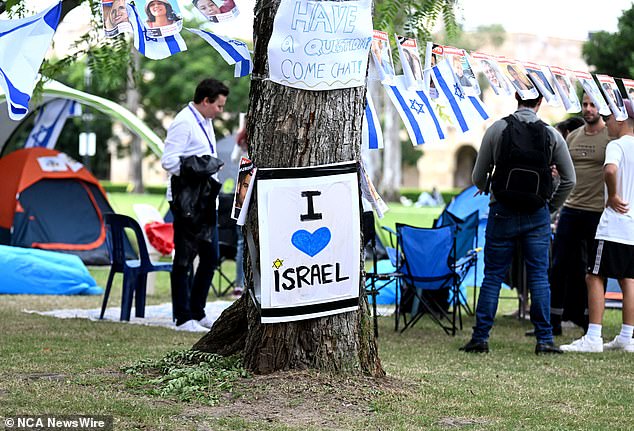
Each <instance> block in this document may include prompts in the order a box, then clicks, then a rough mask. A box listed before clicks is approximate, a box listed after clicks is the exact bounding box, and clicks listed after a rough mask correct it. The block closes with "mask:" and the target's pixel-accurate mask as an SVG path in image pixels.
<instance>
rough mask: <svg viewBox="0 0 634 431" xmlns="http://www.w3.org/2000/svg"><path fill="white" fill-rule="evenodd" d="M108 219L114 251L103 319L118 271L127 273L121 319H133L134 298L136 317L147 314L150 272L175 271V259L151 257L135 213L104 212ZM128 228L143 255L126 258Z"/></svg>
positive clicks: (124, 278) (110, 249) (111, 245)
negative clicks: (146, 303)
mask: <svg viewBox="0 0 634 431" xmlns="http://www.w3.org/2000/svg"><path fill="white" fill-rule="evenodd" d="M104 221H105V223H106V226H107V228H108V237H107V242H108V251H109V252H110V261H111V267H110V274H108V282H107V284H106V292H105V293H104V297H103V303H102V304H101V314H100V315H99V318H100V319H103V315H104V312H105V311H106V305H107V304H108V296H109V295H110V288H111V287H112V280H113V278H114V274H115V273H117V272H120V273H123V291H122V294H121V320H130V313H131V311H132V298H133V297H134V299H135V310H136V313H135V314H136V317H145V289H146V284H147V274H148V273H150V272H154V271H168V272H169V271H171V270H172V264H171V263H157V262H153V261H151V260H150V255H149V254H148V250H147V246H146V245H145V240H144V239H143V231H142V230H141V227H140V226H139V224H138V223H137V221H136V220H134V219H133V218H131V217H128V216H126V215H123V214H112V213H109V214H104ZM126 229H131V230H132V232H133V233H134V236H135V237H136V242H137V244H138V246H139V259H132V260H130V259H127V258H126V248H127V247H126V244H127V237H126V233H125V232H126Z"/></svg>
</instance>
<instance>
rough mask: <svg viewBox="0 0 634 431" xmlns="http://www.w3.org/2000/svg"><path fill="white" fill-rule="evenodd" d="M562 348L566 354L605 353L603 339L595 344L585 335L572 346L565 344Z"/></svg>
mask: <svg viewBox="0 0 634 431" xmlns="http://www.w3.org/2000/svg"><path fill="white" fill-rule="evenodd" d="M560 348H561V350H563V351H564V352H584V353H601V352H603V339H599V341H595V342H593V341H590V339H589V338H588V337H586V336H585V335H584V336H583V337H581V338H579V339H578V340H575V341H573V342H572V343H570V344H564V345H563V346H561V347H560Z"/></svg>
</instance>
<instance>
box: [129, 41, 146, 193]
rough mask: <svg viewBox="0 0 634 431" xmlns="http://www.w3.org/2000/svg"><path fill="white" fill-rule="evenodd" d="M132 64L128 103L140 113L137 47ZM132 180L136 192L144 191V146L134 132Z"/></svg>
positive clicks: (132, 55)
mask: <svg viewBox="0 0 634 431" xmlns="http://www.w3.org/2000/svg"><path fill="white" fill-rule="evenodd" d="M130 57H131V64H130V65H129V66H128V84H127V89H126V105H127V108H128V109H129V110H130V112H132V113H134V114H135V115H138V113H139V100H140V98H141V96H140V94H139V89H138V87H137V86H136V85H135V79H134V73H135V72H136V71H138V70H139V69H140V67H141V54H139V52H138V51H137V50H135V49H132V52H131V53H130ZM130 181H131V182H132V191H133V192H134V193H143V191H144V190H143V148H142V146H141V139H140V138H139V136H138V135H137V134H136V133H133V134H132V141H131V142H130Z"/></svg>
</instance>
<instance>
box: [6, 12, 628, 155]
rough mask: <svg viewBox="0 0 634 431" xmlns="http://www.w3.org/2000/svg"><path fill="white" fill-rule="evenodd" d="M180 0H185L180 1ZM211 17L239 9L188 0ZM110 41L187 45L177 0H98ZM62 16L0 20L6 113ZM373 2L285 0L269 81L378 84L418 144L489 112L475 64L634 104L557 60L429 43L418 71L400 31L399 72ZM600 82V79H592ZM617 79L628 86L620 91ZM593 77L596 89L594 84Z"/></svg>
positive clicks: (236, 45) (607, 102)
mask: <svg viewBox="0 0 634 431" xmlns="http://www.w3.org/2000/svg"><path fill="white" fill-rule="evenodd" d="M181 1H182V0H181ZM192 4H193V5H194V7H195V8H196V9H197V10H198V11H199V12H200V13H201V15H202V16H203V17H205V18H206V19H207V20H208V21H209V22H212V23H217V22H223V21H227V20H231V19H233V18H235V17H236V16H238V15H239V13H240V11H239V8H238V6H237V5H236V3H235V1H234V0H192ZM102 13H103V22H104V33H105V36H106V37H115V36H117V35H118V34H121V33H126V32H128V33H132V35H133V38H134V46H135V47H136V49H137V50H138V51H139V52H140V53H141V54H143V55H144V56H146V57H148V58H150V59H164V58H167V57H169V56H171V55H173V54H176V53H178V52H182V51H185V50H186V49H187V46H186V44H185V41H184V39H183V38H182V36H181V34H180V33H181V31H182V29H183V25H182V16H181V10H180V7H179V4H178V0H136V2H134V1H128V0H103V1H102ZM60 16H61V1H59V2H57V3H56V4H54V5H52V6H50V7H49V8H47V9H46V10H44V11H42V12H40V13H38V14H35V15H33V16H31V17H28V18H22V19H12V20H0V46H11V49H2V50H0V87H1V88H2V89H3V90H4V93H5V94H6V95H7V100H8V109H9V116H10V118H11V119H13V120H20V119H22V118H24V116H25V115H26V114H27V112H28V103H29V100H30V98H31V94H32V92H33V89H34V87H35V83H36V80H37V74H38V71H39V68H40V66H41V64H42V61H43V58H44V55H45V53H46V51H47V50H48V48H49V46H50V45H51V42H52V39H53V35H54V34H55V31H56V30H57V26H58V24H59V20H60ZM371 24H372V17H371V4H370V2H369V0H352V1H348V2H338V1H319V2H316V1H309V0H282V1H281V3H280V7H279V9H278V12H277V14H276V17H275V23H274V30H273V34H272V36H271V40H270V42H269V72H270V77H269V78H268V79H271V80H273V81H275V82H279V83H281V84H282V85H290V86H294V87H297V88H302V89H306V90H314V91H321V90H329V89H333V88H345V87H353V86H359V85H363V83H364V82H365V79H366V77H365V70H366V65H367V60H368V54H369V53H371V55H370V56H369V58H370V59H371V61H370V70H369V75H368V77H367V78H368V79H370V80H378V81H380V82H381V84H382V85H383V88H384V90H385V91H386V93H387V95H388V97H389V99H390V100H391V102H392V103H393V104H394V106H395V107H396V109H397V111H398V113H399V115H400V117H401V119H402V120H403V123H404V124H405V127H406V129H407V131H408V134H409V136H410V139H411V141H412V143H413V144H414V145H421V144H424V143H427V142H432V141H438V140H440V141H442V140H444V139H446V138H447V133H446V130H447V126H448V125H452V126H454V127H455V128H456V129H457V130H460V131H461V132H467V131H469V130H472V129H474V128H475V127H477V126H480V125H481V124H482V122H483V121H484V120H486V119H487V118H489V113H488V110H487V108H486V105H485V104H484V103H483V102H482V100H481V99H480V97H479V96H480V93H481V89H480V87H479V85H478V81H477V78H476V73H475V71H476V70H479V71H481V72H482V73H483V74H484V75H485V77H486V78H487V80H488V81H489V84H490V85H491V87H492V88H493V91H494V93H495V94H496V95H498V96H508V95H511V94H513V93H514V92H517V93H518V94H519V95H520V97H522V98H523V99H529V98H534V97H536V96H537V95H538V94H540V93H541V94H542V95H543V96H544V99H545V101H546V103H548V104H549V105H552V106H563V108H564V109H565V110H566V112H579V111H580V110H581V104H580V103H579V100H578V98H577V96H576V93H575V91H574V86H573V82H572V79H575V80H577V81H578V82H579V83H580V85H582V87H583V89H584V91H585V92H586V93H587V94H588V95H589V96H590V97H591V98H592V100H593V102H594V103H595V105H596V106H598V107H599V112H600V113H601V114H603V115H607V114H608V113H610V112H611V113H613V114H614V115H615V117H616V119H617V120H622V119H625V118H627V113H626V111H625V106H624V103H623V100H624V99H625V98H629V99H630V100H632V101H633V102H634V80H632V79H625V78H617V79H616V80H615V78H614V77H610V76H608V75H596V76H593V75H592V74H590V73H588V72H586V71H571V70H567V69H565V68H561V67H558V66H550V65H541V64H538V63H534V62H522V61H517V60H514V59H509V58H504V57H501V56H496V55H490V54H486V53H482V52H477V51H474V52H471V53H468V52H467V51H466V50H464V49H460V48H455V47H450V46H441V45H435V46H433V48H432V49H431V50H430V53H429V54H430V55H428V56H427V55H426V60H427V59H428V58H429V60H427V61H426V67H425V68H423V66H422V63H421V59H420V51H419V47H418V44H417V41H416V39H413V38H408V37H405V36H399V35H395V36H396V41H397V47H398V51H399V58H400V62H401V66H402V70H403V74H402V75H396V73H395V68H394V65H393V64H392V56H391V53H390V43H389V37H388V35H387V33H385V32H381V31H377V30H374V31H373V30H372V26H371ZM186 30H187V31H189V32H191V33H193V34H196V35H198V36H199V37H201V38H203V39H204V40H205V41H206V42H207V43H208V44H210V45H211V46H212V47H213V48H214V49H216V50H217V51H218V52H219V53H220V54H221V56H222V57H223V59H224V60H225V61H227V63H228V64H230V65H235V73H234V75H235V76H236V77H240V76H247V75H249V74H250V73H251V72H252V70H253V63H252V60H251V55H250V53H249V51H248V48H247V46H246V45H245V44H244V42H241V41H238V40H234V39H231V38H228V37H223V36H219V35H216V34H214V33H213V32H211V31H207V30H200V29H190V28H187V29H186ZM595 78H596V81H595ZM617 80H620V81H621V83H622V84H623V87H624V88H625V93H621V91H620V90H619V87H618V86H617ZM597 82H598V83H599V85H597ZM366 106H367V108H366V112H367V114H368V115H366V119H365V120H364V125H365V126H364V127H365V128H367V129H368V130H364V145H366V146H367V148H374V149H378V148H382V146H383V144H382V133H381V131H380V122H379V121H378V118H379V117H378V115H377V111H376V109H375V106H374V103H372V100H371V99H370V98H368V100H367V101H366Z"/></svg>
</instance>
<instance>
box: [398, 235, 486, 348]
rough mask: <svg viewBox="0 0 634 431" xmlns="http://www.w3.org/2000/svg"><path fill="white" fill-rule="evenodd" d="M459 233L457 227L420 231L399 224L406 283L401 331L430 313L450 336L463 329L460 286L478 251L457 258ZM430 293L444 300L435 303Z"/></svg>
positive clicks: (401, 265)
mask: <svg viewBox="0 0 634 431" xmlns="http://www.w3.org/2000/svg"><path fill="white" fill-rule="evenodd" d="M456 232H457V228H456V226H455V225H448V226H443V227H439V228H420V227H414V226H408V225H404V224H400V223H397V224H396V245H397V250H396V261H397V268H399V271H400V272H401V273H402V280H403V282H402V284H401V288H402V293H401V302H400V304H401V307H400V311H399V315H400V316H402V317H403V321H404V324H405V326H404V327H403V329H402V330H401V332H403V331H404V330H405V329H407V328H409V327H411V326H413V325H414V324H416V322H418V320H419V319H420V318H421V317H422V316H423V315H424V314H429V315H430V317H431V319H432V320H433V321H434V322H435V323H437V324H438V325H439V326H440V327H441V328H442V329H443V330H444V331H445V332H446V333H447V334H451V335H455V334H456V330H457V329H458V325H459V327H460V328H462V312H461V307H460V305H459V304H460V300H459V298H460V294H459V286H460V284H461V282H462V280H463V279H464V277H465V276H466V274H467V272H468V270H469V269H470V268H471V266H472V265H473V263H474V260H475V251H472V252H468V253H467V255H466V256H464V257H457V256H456V238H457V236H456ZM430 292H434V293H437V294H439V293H440V294H442V298H445V299H439V300H437V302H435V303H433V302H431V301H430V299H429V296H428V295H429V293H430ZM440 296H441V295H437V298H439V297H440ZM443 301H444V302H445V303H444V304H443ZM410 302H411V309H410V310H409V315H410V317H409V319H408V318H407V305H408V304H409V303H410ZM449 306H451V307H449ZM449 308H451V314H450V312H449Z"/></svg>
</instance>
